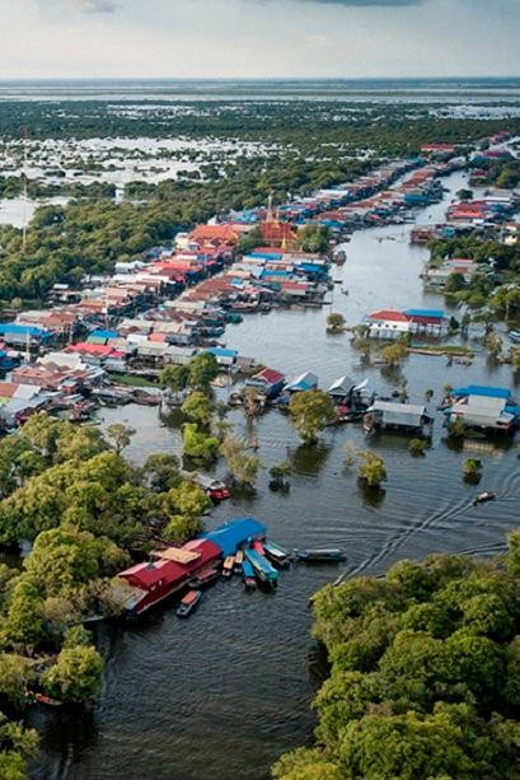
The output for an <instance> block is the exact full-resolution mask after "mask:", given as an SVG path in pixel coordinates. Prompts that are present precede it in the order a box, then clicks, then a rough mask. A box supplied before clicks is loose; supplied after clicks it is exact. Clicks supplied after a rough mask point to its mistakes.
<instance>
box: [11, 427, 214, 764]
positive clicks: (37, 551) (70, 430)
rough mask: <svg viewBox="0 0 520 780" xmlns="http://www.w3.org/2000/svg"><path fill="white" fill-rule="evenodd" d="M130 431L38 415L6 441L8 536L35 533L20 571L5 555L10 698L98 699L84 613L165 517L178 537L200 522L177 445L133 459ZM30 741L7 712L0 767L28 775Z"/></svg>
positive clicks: (15, 701) (96, 664)
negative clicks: (127, 454)
mask: <svg viewBox="0 0 520 780" xmlns="http://www.w3.org/2000/svg"><path fill="white" fill-rule="evenodd" d="M132 433H133V431H132V430H131V429H128V428H126V426H122V425H113V426H111V427H110V428H109V429H108V430H107V437H110V438H111V439H112V441H113V442H114V449H112V448H111V447H110V446H109V444H108V443H107V441H106V440H105V439H104V437H103V435H102V433H101V431H100V430H99V429H98V428H95V427H91V426H85V427H81V428H77V427H75V426H73V425H72V424H71V423H67V422H60V421H58V420H56V419H54V418H51V417H48V416H47V415H44V414H36V415H34V416H33V417H32V418H31V419H30V420H29V421H28V422H27V423H26V424H25V425H24V427H23V428H21V429H20V430H19V432H18V433H17V434H16V435H10V436H6V437H4V438H3V439H2V440H1V441H0V490H1V493H2V498H1V499H0V543H2V544H4V545H6V544H7V545H11V546H16V545H17V544H18V543H19V542H20V541H22V540H29V541H31V542H32V543H33V544H32V550H31V552H30V554H29V555H28V556H27V557H26V558H25V559H24V562H23V567H22V569H21V570H20V571H17V570H12V569H10V568H9V567H8V566H7V565H5V564H1V565H0V617H1V621H0V623H1V626H0V694H1V695H2V697H3V699H4V700H6V701H8V702H9V704H10V706H11V707H12V706H16V707H21V706H23V705H24V703H25V701H26V698H25V694H26V692H27V691H28V690H31V689H33V690H34V689H36V690H42V691H45V692H47V693H48V694H50V695H51V696H52V697H54V698H56V699H58V700H60V701H65V702H75V703H79V702H83V701H86V700H89V699H92V698H94V697H95V696H96V694H97V693H98V691H99V688H100V684H101V674H102V670H103V660H102V658H101V656H100V654H99V653H98V651H97V650H96V648H95V647H94V646H93V643H92V637H91V635H90V633H89V632H88V631H86V630H85V629H84V628H83V626H82V624H83V622H84V620H85V618H87V617H89V616H92V615H95V614H97V613H98V612H99V609H100V606H101V605H102V603H103V594H104V591H105V588H106V585H107V583H108V582H109V581H110V580H111V578H112V577H113V576H114V575H115V574H116V573H117V572H118V571H120V570H121V568H123V567H124V566H126V565H127V564H128V563H129V560H130V556H129V551H130V550H136V551H137V550H147V549H148V545H149V543H150V541H151V539H152V534H153V533H154V532H156V531H157V529H158V528H159V529H162V531H163V533H164V535H165V536H166V537H167V538H170V539H172V540H174V541H184V540H185V539H186V538H188V537H189V536H192V535H193V534H195V533H198V532H199V531H200V530H201V529H202V523H201V515H202V514H203V512H205V511H206V509H207V508H208V505H209V499H208V497H207V496H206V494H205V493H204V491H203V490H202V489H201V488H200V487H198V486H197V485H194V484H192V483H191V482H185V481H183V480H182V478H181V476H180V474H179V469H178V462H177V459H176V458H175V457H174V456H173V455H168V454H160V455H154V456H151V457H150V458H149V459H148V460H147V462H146V463H145V465H144V467H143V468H142V469H135V468H133V467H132V466H130V465H129V464H128V463H127V462H126V461H124V460H123V458H122V457H121V454H120V452H121V450H122V449H123V448H124V447H125V446H127V445H128V443H129V441H130V438H131V435H132ZM34 745H35V739H34V734H33V732H30V731H28V732H25V731H23V730H21V729H20V728H19V727H18V726H16V725H15V724H13V723H4V722H0V776H1V777H6V778H11V777H12V778H23V777H25V762H26V760H27V758H28V757H29V756H30V755H32V753H33V751H34Z"/></svg>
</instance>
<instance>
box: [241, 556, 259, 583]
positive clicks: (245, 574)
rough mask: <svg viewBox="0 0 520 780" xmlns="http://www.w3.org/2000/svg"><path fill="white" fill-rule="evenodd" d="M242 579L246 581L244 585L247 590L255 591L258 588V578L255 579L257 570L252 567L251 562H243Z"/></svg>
mask: <svg viewBox="0 0 520 780" xmlns="http://www.w3.org/2000/svg"><path fill="white" fill-rule="evenodd" d="M241 568H242V578H243V580H244V585H245V587H246V590H253V588H256V577H255V570H254V569H253V567H252V566H251V564H250V562H249V561H247V560H244V561H242V567H241Z"/></svg>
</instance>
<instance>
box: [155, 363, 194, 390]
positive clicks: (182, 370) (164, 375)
mask: <svg viewBox="0 0 520 780" xmlns="http://www.w3.org/2000/svg"><path fill="white" fill-rule="evenodd" d="M189 374H190V372H189V369H188V366H167V367H166V368H164V369H163V370H162V371H161V375H160V377H159V382H160V385H161V387H163V388H164V389H167V390H170V391H171V392H172V393H173V394H174V395H178V394H179V393H182V392H183V391H184V390H186V388H187V387H188V381H189Z"/></svg>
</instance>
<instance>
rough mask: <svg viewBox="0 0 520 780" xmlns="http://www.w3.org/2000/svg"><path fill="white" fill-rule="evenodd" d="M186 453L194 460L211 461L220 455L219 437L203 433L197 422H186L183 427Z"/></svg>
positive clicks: (183, 441) (183, 442)
mask: <svg viewBox="0 0 520 780" xmlns="http://www.w3.org/2000/svg"><path fill="white" fill-rule="evenodd" d="M182 444H183V448H184V454H185V455H186V456H187V457H188V458H191V459H192V460H194V461H199V462H201V463H211V461H212V460H215V459H216V457H217V455H218V448H219V444H218V439H216V438H215V436H211V435H209V434H206V433H203V432H202V431H200V430H199V429H198V428H197V425H196V423H186V424H185V425H184V426H183V429H182Z"/></svg>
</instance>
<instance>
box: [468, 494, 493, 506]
mask: <svg viewBox="0 0 520 780" xmlns="http://www.w3.org/2000/svg"><path fill="white" fill-rule="evenodd" d="M495 498H496V493H492V492H491V491H490V490H485V491H484V492H483V493H479V494H478V496H475V498H474V499H473V506H476V505H477V504H485V503H486V501H494V500H495Z"/></svg>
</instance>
